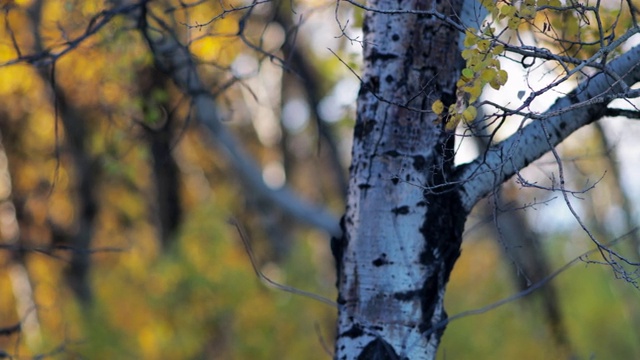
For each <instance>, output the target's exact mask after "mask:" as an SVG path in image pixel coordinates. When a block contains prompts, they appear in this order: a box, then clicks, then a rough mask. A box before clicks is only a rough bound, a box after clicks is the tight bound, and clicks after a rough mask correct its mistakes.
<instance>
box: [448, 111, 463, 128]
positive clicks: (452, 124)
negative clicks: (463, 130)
mask: <svg viewBox="0 0 640 360" xmlns="http://www.w3.org/2000/svg"><path fill="white" fill-rule="evenodd" d="M461 118H462V117H461V116H460V114H455V115H453V116H451V117H450V118H449V121H447V124H446V125H445V129H447V130H448V131H453V130H455V129H456V127H458V123H459V122H460V119H461Z"/></svg>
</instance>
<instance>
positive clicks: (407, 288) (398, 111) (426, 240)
mask: <svg viewBox="0 0 640 360" xmlns="http://www.w3.org/2000/svg"><path fill="white" fill-rule="evenodd" d="M368 6H370V7H371V8H373V9H377V10H397V9H398V6H400V7H401V8H402V9H404V10H409V11H410V10H418V11H421V10H422V11H429V10H435V11H438V12H439V13H443V14H447V15H451V14H459V13H460V8H461V1H460V0H454V1H442V2H439V1H417V0H413V1H404V2H397V1H385V0H380V1H370V2H369V4H368ZM363 30H364V34H365V36H364V72H363V75H362V81H363V82H362V87H361V89H360V93H359V97H358V114H357V119H356V126H355V131H354V144H353V152H352V154H353V160H352V165H351V168H350V183H349V193H348V203H347V209H346V214H345V216H344V218H343V223H342V225H343V230H344V235H343V237H342V238H341V239H334V241H333V243H332V248H333V251H334V255H335V257H336V261H337V264H338V290H339V295H338V303H339V314H338V335H337V341H336V359H396V358H408V359H412V360H413V359H433V358H435V355H436V350H437V348H438V345H439V342H440V337H441V335H442V332H443V330H444V327H441V326H440V325H439V326H434V325H436V324H442V321H443V320H445V319H446V317H447V315H446V312H445V311H444V308H443V296H444V289H445V285H446V283H447V281H448V279H449V274H450V272H451V269H452V267H453V264H454V262H455V261H456V259H457V258H458V256H459V253H460V241H461V234H462V230H463V227H464V222H465V218H466V215H467V214H466V211H465V210H464V209H463V207H462V206H461V202H460V197H459V193H458V191H457V188H456V187H455V185H454V184H449V183H448V181H449V180H451V178H452V177H453V170H454V169H453V149H452V147H453V141H454V139H453V134H452V133H450V132H447V131H445V130H444V124H442V123H438V122H437V121H436V120H437V118H436V116H435V115H434V114H433V113H432V112H431V111H430V109H431V104H432V103H433V101H434V100H437V99H441V100H442V101H443V102H444V104H445V106H448V105H449V104H451V103H453V102H454V101H455V82H456V80H457V79H458V74H459V70H460V69H459V68H458V67H457V66H456V64H459V63H460V61H461V59H459V52H458V46H457V42H458V37H459V34H458V32H457V31H455V30H454V29H452V28H450V27H449V26H447V25H445V24H444V23H443V22H442V21H441V20H438V19H436V18H435V17H433V16H428V15H417V14H408V13H402V14H384V13H381V12H376V11H369V12H368V13H367V17H366V19H365V23H364V26H363Z"/></svg>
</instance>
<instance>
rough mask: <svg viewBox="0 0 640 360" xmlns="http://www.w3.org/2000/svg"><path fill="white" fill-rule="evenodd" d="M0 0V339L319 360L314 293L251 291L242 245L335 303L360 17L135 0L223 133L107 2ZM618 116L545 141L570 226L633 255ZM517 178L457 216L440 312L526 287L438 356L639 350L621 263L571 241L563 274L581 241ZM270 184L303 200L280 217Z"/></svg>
mask: <svg viewBox="0 0 640 360" xmlns="http://www.w3.org/2000/svg"><path fill="white" fill-rule="evenodd" d="M0 4H1V6H2V9H3V16H2V17H0V22H2V24H1V26H0V28H1V29H2V30H1V31H2V32H1V33H0V63H2V64H3V65H2V66H1V67H0V134H1V137H2V147H1V148H0V236H1V241H2V242H1V243H0V269H1V271H0V330H2V331H0V354H2V355H4V356H7V357H9V356H11V357H15V358H31V357H36V356H38V355H43V356H44V357H45V358H47V357H50V358H90V359H94V358H95V359H100V358H136V359H138V358H145V359H161V358H176V359H189V358H194V359H195V358H223V359H316V358H317V359H327V358H330V357H331V352H332V350H333V345H332V344H333V339H334V337H335V316H336V315H335V308H333V307H332V306H330V305H327V304H326V303H323V302H319V301H316V300H315V299H312V298H309V297H307V296H304V295H300V294H292V293H290V292H286V291H282V290H278V289H273V288H269V287H267V286H265V284H263V283H261V281H260V279H259V277H258V276H257V275H256V274H255V273H254V270H253V267H252V261H251V259H250V252H251V253H252V254H253V255H254V256H255V260H254V264H253V265H255V266H256V267H257V268H258V269H259V270H260V271H261V272H263V273H264V274H265V275H266V276H267V277H268V278H269V279H271V280H273V281H275V282H277V283H280V284H286V285H288V286H291V287H294V288H296V289H300V290H303V291H306V292H310V293H314V294H318V295H321V296H323V297H326V298H328V299H331V300H333V299H335V297H336V290H335V265H334V260H333V258H332V256H331V251H330V248H329V235H328V234H329V233H330V232H331V231H332V226H334V227H335V226H337V218H338V216H339V214H341V213H342V212H343V211H344V200H345V193H346V178H347V175H348V174H347V167H348V164H349V156H350V146H351V137H352V130H353V125H354V111H355V99H356V95H357V91H358V88H359V79H358V77H357V75H356V74H357V73H358V72H359V68H358V66H359V63H360V61H361V49H362V48H361V44H360V43H358V41H357V39H358V34H359V33H360V32H361V28H360V27H361V26H362V16H363V13H362V11H361V10H359V9H358V8H357V7H354V6H351V5H349V4H348V3H340V2H338V3H337V4H336V2H331V1H329V2H324V1H296V2H289V1H284V2H272V1H257V2H212V1H193V2H190V3H186V2H179V1H152V2H148V4H147V9H148V10H147V11H148V12H149V13H150V14H152V15H153V17H152V18H153V20H154V24H153V25H154V26H156V27H157V28H158V29H160V30H162V31H165V33H163V34H164V35H163V36H167V34H170V35H171V36H174V37H175V39H178V40H179V41H180V42H182V43H184V44H185V45H188V49H189V50H190V52H191V54H192V55H193V59H192V61H194V62H195V63H197V64H198V70H199V75H200V76H201V77H202V81H203V82H204V83H205V84H206V86H205V87H206V88H207V90H208V91H209V92H210V94H211V97H212V98H215V100H216V102H215V103H216V104H217V108H216V111H217V112H218V116H219V119H220V120H221V124H222V125H223V127H224V128H225V129H228V131H229V134H233V135H232V136H227V135H228V134H227V133H223V135H224V136H222V137H221V135H220V132H217V129H216V128H215V126H212V125H211V124H205V123H201V122H199V121H197V119H194V117H193V106H194V104H193V102H192V101H191V99H190V97H189V94H185V93H184V92H183V91H182V90H181V89H180V87H179V86H177V85H176V84H175V83H174V82H173V81H172V78H171V76H170V74H169V73H168V72H169V70H171V69H166V68H163V67H162V64H159V63H157V62H156V59H154V55H153V52H152V51H150V49H149V46H148V44H147V43H146V42H145V38H144V36H143V34H142V33H141V32H140V31H139V30H138V29H139V27H140V26H141V24H138V23H136V22H135V21H132V19H131V18H130V17H129V15H130V14H131V13H132V12H133V10H132V8H131V7H130V6H129V5H127V3H125V2H122V3H121V2H117V1H113V2H104V1H72V0H70V1H63V0H59V1H58V0H50V1H42V0H23V1H2V2H0ZM615 10H616V9H615V8H612V10H611V11H612V15H611V16H614V15H613V12H614V11H615ZM554 21H556V22H551V21H550V24H552V25H549V26H556V27H557V28H558V29H559V28H561V26H567V28H570V27H571V24H573V23H572V21H571V19H568V20H567V19H564V20H562V21H564V22H563V24H560V23H559V21H561V20H560V19H556V20H554ZM580 21H581V20H580V19H579V17H578V19H577V20H576V22H575V24H576V26H582V25H584V24H581V23H580ZM158 32H159V33H160V31H158ZM354 39H355V40H354ZM630 41H631V40H630ZM505 66H508V65H506V64H505ZM508 69H509V70H508V71H509V77H510V81H509V82H508V83H507V84H506V88H503V89H502V90H501V91H502V93H499V95H498V96H502V97H505V95H504V94H508V96H516V94H518V92H519V91H521V90H525V89H524V88H523V87H522V86H520V84H519V83H518V81H517V78H518V74H519V73H518V71H522V70H519V69H516V68H515V67H514V68H513V69H511V68H508ZM535 69H536V70H537V71H540V73H539V74H540V75H539V76H540V77H542V76H543V74H545V73H548V72H551V71H552V69H547V68H544V65H541V66H536V67H535ZM532 70H534V69H532ZM521 74H522V75H521V76H524V73H521ZM486 96H496V94H495V93H494V94H491V93H490V92H487V94H486ZM517 96H521V95H517ZM546 101H549V102H552V101H553V99H547V100H546ZM516 126H517V125H516ZM503 131H505V133H509V132H513V131H514V129H505V130H503ZM639 132H640V129H639V128H638V125H637V123H636V122H634V121H633V120H621V119H620V118H619V117H612V118H610V119H605V120H604V121H602V122H601V123H599V125H595V124H594V125H591V126H589V127H586V128H583V129H581V130H580V131H579V132H577V133H576V134H575V135H574V136H572V137H571V138H570V139H569V140H568V141H566V142H565V143H563V144H562V145H561V146H560V148H559V153H560V154H561V155H562V157H563V160H564V161H565V164H566V171H567V172H568V174H569V175H568V177H569V178H570V179H571V184H572V185H574V187H575V188H580V189H586V190H588V191H585V192H581V193H579V194H575V196H576V198H579V199H580V201H579V202H578V203H577V204H578V205H577V207H578V209H579V211H580V215H581V217H582V218H583V219H584V220H585V221H586V222H587V223H588V224H589V228H590V230H591V231H592V232H593V233H595V234H597V235H598V236H600V237H603V238H607V239H610V240H613V241H615V243H613V244H612V247H613V248H619V249H624V250H625V251H626V252H627V253H632V254H635V255H634V256H635V257H636V258H637V254H638V248H639V247H638V246H639V245H640V241H639V240H638V238H637V236H636V234H635V229H636V224H637V221H638V212H637V210H636V209H637V204H638V201H640V191H639V190H638V189H637V188H635V189H634V185H635V184H634V181H633V179H636V178H637V177H638V176H640V174H638V170H637V166H636V165H637V159H638V157H639V156H640V148H638V146H637V145H636V144H637V141H635V144H634V140H633V139H634V138H635V139H637V136H638V135H639ZM459 133H460V137H459V139H458V143H459V147H458V159H457V161H459V162H464V161H465V160H468V159H470V158H471V156H473V155H476V154H478V153H480V152H481V151H482V146H483V144H482V143H481V142H478V141H475V140H474V139H473V138H471V137H468V136H465V135H468V133H466V132H465V126H464V124H463V125H461V126H460V129H459ZM498 136H500V135H499V134H498ZM225 141H230V142H231V144H232V145H233V146H236V148H240V149H242V151H241V153H242V154H250V155H249V156H250V157H251V158H253V159H254V160H255V164H256V167H255V168H254V169H253V170H252V171H253V172H251V171H249V172H248V173H242V171H244V170H242V169H238V167H239V165H238V164H239V163H238V161H236V157H235V156H237V154H235V153H234V152H233V149H234V148H233V146H232V147H231V148H230V147H229V146H228V145H227V143H226V142H225ZM230 149H231V150H230ZM243 156H244V155H243ZM553 163H554V161H553V159H552V158H551V157H545V158H543V159H541V160H540V161H538V162H536V163H535V164H533V165H531V166H529V167H528V168H527V169H526V170H525V172H526V175H527V179H528V180H529V181H531V180H532V179H539V181H541V182H542V181H545V180H549V179H545V174H546V172H545V171H544V169H545V167H549V166H553ZM249 165H252V164H249ZM239 174H244V175H239ZM251 176H253V178H252V177H251ZM256 184H257V185H256ZM285 185H286V188H285V187H284V186H285ZM525 185H526V184H523V183H521V182H518V179H512V180H511V181H509V182H507V184H506V185H505V186H504V187H503V189H502V192H501V194H502V195H501V196H493V197H491V198H489V199H488V200H487V201H486V202H485V203H483V204H482V206H478V207H477V208H476V211H475V212H474V213H473V214H472V215H471V217H470V220H469V221H468V222H467V229H466V231H465V239H464V243H463V251H462V256H461V258H460V260H459V261H458V263H457V265H456V267H455V269H454V271H453V274H452V278H451V282H450V284H449V286H448V293H447V297H446V302H447V309H448V312H449V314H452V315H455V314H458V313H461V312H464V311H468V310H473V309H479V308H482V307H484V306H487V305H490V304H493V303H496V302H497V301H500V300H502V299H505V298H508V297H510V296H513V295H515V294H518V293H520V292H521V291H523V290H524V291H526V289H532V287H533V288H535V289H536V290H535V291H533V293H532V294H530V295H529V294H528V293H521V295H522V296H516V298H514V300H513V301H510V302H507V303H505V304H504V305H502V306H500V307H497V308H494V309H491V310H490V311H487V312H484V313H481V314H473V315H471V314H470V315H469V316H464V317H461V318H459V319H456V320H455V321H453V322H452V323H451V324H449V325H448V327H447V331H446V333H445V335H444V337H443V342H442V345H441V350H440V353H439V354H440V355H439V358H443V359H444V358H453V359H465V358H476V359H489V358H505V359H506V358H515V357H521V356H523V354H526V355H527V357H528V358H538V359H542V358H544V359H552V358H565V356H566V355H567V354H573V355H576V356H578V357H579V358H596V359H599V358H602V359H632V358H640V344H639V343H638V342H637V339H638V338H639V337H640V308H639V307H638V305H637V304H638V303H639V300H640V297H639V293H638V290H637V288H636V287H634V282H633V279H626V280H627V281H623V280H620V279H616V277H615V274H614V273H612V271H611V269H610V268H609V267H608V266H603V265H602V264H599V263H598V262H597V261H591V259H592V257H589V256H588V255H587V256H583V257H581V258H580V259H579V260H578V261H577V262H573V263H572V264H573V265H572V266H570V267H568V268H563V266H565V265H566V264H568V263H570V262H572V261H574V260H575V259H576V258H578V257H580V256H582V255H584V254H585V253H587V252H588V251H590V250H591V249H592V247H593V246H592V244H591V242H590V241H589V239H588V237H587V236H585V234H584V232H583V230H582V229H581V228H580V227H579V224H577V223H576V222H575V221H572V220H571V216H570V214H569V213H568V210H567V209H566V207H565V206H564V205H563V203H562V201H561V199H559V198H558V196H557V194H553V193H549V192H547V191H544V189H535V188H532V187H528V188H527V189H526V191H522V190H524V188H525V187H527V186H525ZM291 190H293V191H291ZM274 194H275V195H274ZM278 196H280V197H281V198H282V199H283V200H282V201H283V202H285V203H288V204H292V203H293V204H301V206H307V208H305V209H312V210H313V209H315V210H314V211H315V212H313V211H312V212H311V213H302V212H299V213H297V214H298V216H295V215H296V214H295V210H293V211H292V210H291V209H287V208H286V207H285V208H283V207H282V206H279V205H278V204H279V203H278V201H274V200H273V199H274V197H278ZM291 199H295V201H294V200H291ZM301 199H304V200H301ZM311 203H313V204H316V205H314V206H318V208H315V207H313V206H312V205H307V204H311ZM320 206H322V207H323V209H324V210H318V209H319V208H320ZM292 212H293V214H292ZM230 220H231V221H230ZM332 220H335V221H336V222H335V223H334V224H333V225H331V221H332ZM236 223H237V224H240V226H241V227H242V228H243V229H245V230H246V236H245V239H244V240H245V241H247V242H249V243H250V244H251V249H252V250H251V251H249V250H247V247H246V246H245V245H244V244H243V239H241V236H240V234H239V233H238V231H237V230H238V229H237V228H236V226H235V225H234V224H236ZM513 241H515V242H513ZM531 264H534V265H531ZM557 269H562V271H561V272H559V273H557V276H555V277H554V278H553V279H552V280H550V281H547V280H545V279H548V277H549V276H551V275H555V273H554V271H555V270H557ZM630 280H631V281H630ZM538 285H541V286H538ZM635 285H637V284H635ZM524 295H526V296H524ZM17 324H19V325H20V327H19V328H17Z"/></svg>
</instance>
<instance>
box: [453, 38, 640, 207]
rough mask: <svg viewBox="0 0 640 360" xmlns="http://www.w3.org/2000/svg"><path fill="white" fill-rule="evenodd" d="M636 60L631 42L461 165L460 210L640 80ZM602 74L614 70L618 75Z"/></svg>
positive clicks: (600, 112) (638, 51) (599, 114)
mask: <svg viewBox="0 0 640 360" xmlns="http://www.w3.org/2000/svg"><path fill="white" fill-rule="evenodd" d="M639 60H640V46H636V47H634V48H633V49H631V50H630V51H628V52H627V53H625V54H624V55H621V56H619V57H618V58H616V59H614V60H612V61H611V62H610V63H609V64H608V70H609V71H607V73H605V72H601V73H598V74H597V75H595V76H593V77H591V78H587V79H585V80H584V81H583V82H582V83H581V84H580V85H579V86H578V87H577V88H576V89H575V90H573V91H572V92H571V93H569V94H567V95H566V96H564V97H562V98H559V99H558V100H556V102H555V103H554V104H553V105H552V106H551V107H550V108H549V109H548V110H547V111H546V112H545V113H544V114H542V119H540V116H536V118H538V119H537V120H534V121H533V122H531V123H530V124H529V125H527V126H524V127H522V128H520V129H519V130H518V131H517V132H516V133H514V134H513V135H511V136H510V137H509V138H507V139H506V140H504V141H502V142H500V143H498V144H495V145H494V146H492V147H490V148H489V150H488V151H486V152H485V153H484V154H481V155H480V156H478V158H476V159H475V160H473V161H472V162H470V163H467V164H464V165H461V166H460V167H459V169H458V171H457V176H456V179H455V180H456V181H458V182H459V183H460V184H461V185H460V186H461V189H460V191H461V197H462V202H463V206H464V208H465V210H466V211H470V210H471V208H472V207H473V206H474V205H475V204H476V203H477V202H478V201H479V200H480V199H482V198H483V197H484V196H485V195H487V194H488V193H490V192H491V191H493V189H495V188H496V187H498V186H499V185H500V184H502V183H503V182H505V181H506V180H507V179H509V178H510V177H511V176H513V175H514V174H516V173H517V172H518V171H520V170H521V169H523V168H524V167H526V166H527V165H529V164H530V163H531V162H532V161H534V160H536V159H538V158H540V157H541V156H542V155H544V154H545V153H546V152H547V151H549V150H550V148H549V146H550V145H551V146H556V145H558V144H559V143H560V142H562V141H563V140H564V139H566V138H567V137H568V136H569V135H570V134H572V133H573V132H574V131H576V130H577V129H579V128H581V127H582V126H584V125H587V124H589V123H591V122H593V121H596V120H598V119H600V118H601V117H602V116H603V115H604V114H605V113H606V112H607V103H608V102H609V101H611V100H613V99H614V98H616V97H618V98H620V97H624V94H625V91H628V89H629V86H631V85H633V84H635V83H637V82H639V81H640V65H639V64H638V62H639ZM607 74H615V75H616V76H617V77H618V79H613V78H612V77H611V76H607ZM622 82H624V83H622ZM545 115H547V117H546V118H545ZM543 124H544V125H543ZM545 129H546V130H547V133H548V139H545V137H546V135H545Z"/></svg>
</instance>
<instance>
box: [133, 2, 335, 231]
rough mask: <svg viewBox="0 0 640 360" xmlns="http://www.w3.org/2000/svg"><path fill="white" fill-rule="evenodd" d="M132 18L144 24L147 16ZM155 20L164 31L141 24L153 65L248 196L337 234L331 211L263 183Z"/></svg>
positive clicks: (182, 50)
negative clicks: (184, 100) (185, 100)
mask: <svg viewBox="0 0 640 360" xmlns="http://www.w3.org/2000/svg"><path fill="white" fill-rule="evenodd" d="M132 15H133V14H132ZM144 15H148V16H149V17H152V16H153V15H151V14H150V13H144V12H143V13H142V15H140V14H138V16H144ZM135 20H138V21H139V23H141V24H146V19H135ZM154 20H155V22H156V23H157V24H158V25H159V27H160V28H163V29H167V31H161V30H152V29H151V28H150V27H148V26H144V27H142V29H141V31H143V34H144V36H145V39H146V40H147V43H148V44H149V47H150V49H151V51H152V52H153V55H154V57H155V61H156V65H157V66H158V67H159V68H160V70H161V71H164V72H166V73H167V74H168V75H169V76H170V77H171V79H172V80H173V81H174V82H175V83H176V85H177V86H178V87H179V88H180V90H181V91H182V92H184V93H185V94H187V95H189V96H190V97H191V99H192V104H193V106H194V109H195V113H196V116H197V119H198V120H199V121H200V123H201V124H202V125H204V129H203V130H204V131H203V134H206V135H207V136H206V138H208V140H209V141H208V142H209V143H210V144H211V145H212V146H216V147H218V148H219V149H221V150H223V151H224V152H225V153H226V155H227V158H228V159H229V163H230V164H231V165H232V166H233V167H234V168H235V170H236V172H237V174H238V175H239V177H240V179H241V180H242V182H243V183H244V184H245V185H246V186H247V189H248V190H249V191H250V193H251V195H252V196H256V197H259V198H263V199H266V200H268V201H270V202H271V203H272V204H274V205H275V206H277V207H279V208H280V209H282V210H283V211H285V212H286V213H287V214H288V215H290V216H292V217H293V218H296V219H298V220H300V221H302V222H304V223H307V224H310V225H312V226H314V227H317V228H319V229H322V230H324V231H326V232H327V233H329V234H331V235H336V236H337V235H340V234H341V231H340V228H339V226H338V220H337V218H336V217H335V216H334V215H333V214H331V213H329V212H328V211H327V210H325V209H322V208H320V207H316V206H313V205H311V204H309V203H307V202H305V201H303V200H301V199H300V198H299V197H298V196H297V195H296V194H295V193H294V192H293V191H292V190H291V189H290V188H288V187H286V186H285V187H281V188H279V189H273V188H271V187H269V186H268V185H267V184H266V183H265V182H264V180H263V179H262V174H261V172H260V170H259V167H258V165H257V164H256V163H255V162H254V161H253V159H251V158H250V157H249V155H248V154H247V153H246V152H245V151H244V150H243V149H242V148H241V147H240V146H239V145H238V142H237V141H236V139H235V138H234V136H233V135H232V134H231V133H230V132H229V131H228V130H227V128H226V127H225V126H224V125H223V124H222V121H221V119H220V115H219V113H218V107H217V104H216V101H215V99H214V97H213V96H212V95H211V93H210V91H209V89H208V88H207V87H206V86H205V85H204V83H203V82H202V80H201V79H200V76H199V74H198V71H197V63H196V61H194V59H193V58H192V56H191V53H190V52H189V49H188V48H187V47H185V46H184V45H182V44H181V43H180V42H179V41H178V39H176V38H175V36H174V35H173V33H172V32H171V31H169V30H168V28H167V27H166V25H165V24H163V23H162V22H161V20H160V19H158V18H154Z"/></svg>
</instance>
